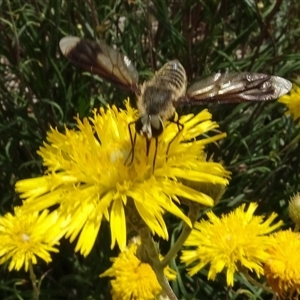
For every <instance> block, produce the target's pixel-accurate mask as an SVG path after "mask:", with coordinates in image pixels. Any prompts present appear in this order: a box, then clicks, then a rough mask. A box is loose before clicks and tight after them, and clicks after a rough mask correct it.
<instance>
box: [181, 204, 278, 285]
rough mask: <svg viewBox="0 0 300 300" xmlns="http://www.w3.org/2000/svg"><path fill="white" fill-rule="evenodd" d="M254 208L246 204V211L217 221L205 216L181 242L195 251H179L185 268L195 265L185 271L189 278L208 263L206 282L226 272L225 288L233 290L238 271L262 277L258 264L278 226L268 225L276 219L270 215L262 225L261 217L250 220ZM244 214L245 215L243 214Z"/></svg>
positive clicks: (210, 213)
mask: <svg viewBox="0 0 300 300" xmlns="http://www.w3.org/2000/svg"><path fill="white" fill-rule="evenodd" d="M256 208H257V204H255V203H250V205H249V207H248V209H247V210H245V204H243V205H241V206H240V207H238V208H237V209H235V210H234V211H233V212H231V213H229V214H227V215H223V216H222V217H221V218H218V217H217V216H216V215H215V214H214V213H213V212H208V213H207V216H208V220H207V221H204V220H202V221H201V222H197V223H196V224H195V229H193V230H192V233H191V235H190V236H189V237H188V239H187V240H186V242H185V244H184V245H185V246H189V247H196V249H194V248H192V249H190V250H184V251H182V257H181V260H182V261H183V262H185V263H186V264H187V265H190V264H192V263H194V262H196V264H195V265H194V266H193V267H192V268H191V269H189V274H190V275H191V276H192V275H194V274H196V273H197V272H198V271H199V270H200V269H202V268H203V267H204V266H205V265H207V264H208V263H210V269H209V272H208V278H209V279H212V280H214V279H215V277H216V274H217V273H219V272H221V271H222V270H223V269H224V268H225V267H226V268H227V284H228V285H229V286H233V281H234V273H235V272H236V271H238V267H239V266H240V265H241V266H244V267H245V268H247V269H249V270H251V271H254V272H256V274H257V275H258V276H259V275H260V274H263V268H262V263H263V262H264V261H265V260H266V259H267V258H268V254H267V252H266V247H267V246H268V245H269V244H268V241H269V239H268V237H267V236H264V235H265V234H268V233H270V232H271V231H273V230H275V229H276V228H278V227H279V226H281V225H282V222H281V221H280V222H277V223H276V224H274V225H271V223H272V222H273V220H274V219H275V218H276V216H277V215H276V214H275V213H273V214H272V215H271V216H270V217H269V218H267V219H266V220H265V221H264V220H263V217H262V216H253V214H254V211H255V210H256ZM244 210H245V211H244Z"/></svg>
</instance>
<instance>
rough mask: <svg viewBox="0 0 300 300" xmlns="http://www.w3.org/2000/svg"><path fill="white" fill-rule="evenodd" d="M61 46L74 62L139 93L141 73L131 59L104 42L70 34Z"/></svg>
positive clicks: (62, 50) (65, 54) (61, 42)
mask: <svg viewBox="0 0 300 300" xmlns="http://www.w3.org/2000/svg"><path fill="white" fill-rule="evenodd" d="M59 47H60V50H61V52H62V53H63V55H64V56H66V57H67V58H68V59H69V60H70V61H71V62H72V63H73V64H75V65H77V66H79V67H81V68H83V69H84V70H86V71H89V72H91V73H94V74H97V75H99V76H100V77H102V78H104V79H106V80H108V81H109V82H111V83H114V84H115V85H117V86H119V87H121V88H123V89H126V90H131V91H133V92H135V93H136V94H138V93H139V85H138V80H139V75H138V72H137V70H136V69H135V67H134V65H133V64H132V62H131V61H130V59H129V58H128V57H127V56H125V55H123V54H122V53H120V52H119V51H117V50H115V49H113V48H112V47H110V46H108V45H106V44H105V43H104V42H102V41H100V42H97V43H96V42H94V41H91V40H87V39H81V38H78V37H73V36H68V37H65V38H63V39H61V40H60V43H59Z"/></svg>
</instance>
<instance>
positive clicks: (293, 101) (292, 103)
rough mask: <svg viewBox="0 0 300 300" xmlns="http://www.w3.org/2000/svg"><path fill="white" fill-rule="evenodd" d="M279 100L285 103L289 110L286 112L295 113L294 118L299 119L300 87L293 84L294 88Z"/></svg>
mask: <svg viewBox="0 0 300 300" xmlns="http://www.w3.org/2000/svg"><path fill="white" fill-rule="evenodd" d="M278 101H279V102H281V103H284V104H285V105H286V106H287V108H288V111H287V112H286V114H288V115H293V119H294V120H297V119H299V118H300V87H299V86H297V85H293V88H292V90H291V91H290V93H289V94H287V95H284V96H282V97H280V98H279V99H278Z"/></svg>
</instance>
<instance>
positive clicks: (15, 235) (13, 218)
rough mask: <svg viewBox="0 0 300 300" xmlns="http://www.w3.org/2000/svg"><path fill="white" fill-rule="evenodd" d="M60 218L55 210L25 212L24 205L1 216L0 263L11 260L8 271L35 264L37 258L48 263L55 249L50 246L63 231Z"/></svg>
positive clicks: (26, 268) (55, 242) (53, 244)
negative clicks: (50, 211)
mask: <svg viewBox="0 0 300 300" xmlns="http://www.w3.org/2000/svg"><path fill="white" fill-rule="evenodd" d="M63 225H64V224H63V223H62V219H59V216H58V214H57V212H53V213H50V214H49V213H48V211H43V212H42V213H40V214H39V213H38V212H34V213H31V214H27V212H26V211H25V210H24V209H23V207H15V214H14V215H13V214H11V213H7V214H6V215H4V216H3V217H0V245H1V246H0V263H1V264H2V263H4V262H6V261H8V260H10V264H9V267H8V268H9V270H12V269H16V270H20V269H21V268H22V266H23V265H24V266H25V270H26V271H27V270H28V267H29V264H30V263H32V264H36V263H37V257H40V258H41V259H43V260H44V261H46V262H47V263H48V262H50V261H51V256H50V253H49V252H50V251H52V252H58V250H57V249H56V248H54V247H53V246H55V245H58V244H59V243H58V241H59V239H60V238H61V237H62V236H63V235H64V234H65V231H64V227H63Z"/></svg>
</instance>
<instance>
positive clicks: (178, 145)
mask: <svg viewBox="0 0 300 300" xmlns="http://www.w3.org/2000/svg"><path fill="white" fill-rule="evenodd" d="M126 107H127V110H126V111H124V110H118V109H117V108H116V107H115V106H113V107H112V108H110V107H108V108H107V110H106V111H105V110H104V109H103V108H101V109H100V113H97V112H96V111H94V116H93V117H92V118H90V119H84V120H83V121H82V122H81V121H80V120H79V119H78V118H77V123H78V130H69V129H67V128H66V129H65V133H60V132H58V130H56V129H51V131H50V132H49V133H48V137H47V143H44V146H43V147H41V148H40V150H39V154H40V155H41V156H42V158H43V160H44V165H45V166H46V167H47V173H46V175H44V176H42V177H39V178H33V179H25V180H21V181H19V182H17V184H16V190H17V191H18V192H20V193H21V197H22V198H24V199H26V201H25V204H26V206H27V207H28V209H30V208H32V209H34V210H42V209H45V208H47V207H50V206H53V205H59V210H60V213H61V214H62V215H64V216H65V217H66V218H69V219H70V223H69V226H68V228H67V237H70V239H71V241H73V240H74V239H75V238H76V237H77V236H78V235H80V236H79V239H78V243H77V246H76V251H78V250H80V251H81V253H82V254H84V255H87V254H88V253H89V252H90V251H91V249H92V246H93V244H94V242H95V239H96V237H97V234H98V231H99V229H100V224H101V221H102V220H103V219H106V220H108V221H109V222H110V228H111V237H112V247H113V246H114V245H115V243H116V242H117V243H118V245H119V246H120V248H121V249H124V248H125V246H126V235H127V233H126V217H127V218H128V216H127V214H126V208H127V207H129V206H133V207H134V209H135V211H136V212H137V213H138V214H139V216H140V218H141V219H142V220H143V222H144V223H145V224H147V226H149V228H150V229H151V230H152V232H153V233H156V234H157V235H159V236H160V237H162V238H164V239H167V238H168V232H167V228H166V224H165V222H164V220H163V214H164V212H165V211H168V212H170V213H172V214H174V215H176V216H177V217H179V218H181V219H182V220H184V221H185V222H186V223H188V224H190V220H189V219H188V218H187V217H186V216H185V215H184V213H183V212H182V211H181V209H180V207H179V205H178V204H179V200H178V197H185V198H187V199H190V200H192V201H195V202H197V203H200V204H203V205H206V206H212V205H213V200H212V198H211V197H210V196H208V195H206V194H204V193H202V192H200V191H197V190H195V189H193V188H190V187H188V186H186V185H184V184H183V183H181V182H180V179H187V178H188V179H189V180H192V181H196V182H211V183H214V184H221V185H226V184H227V183H228V180H227V178H228V176H229V175H228V174H229V173H228V172H227V171H225V170H224V168H223V167H222V165H221V164H219V163H214V162H206V161H205V155H204V152H203V149H204V146H205V145H206V144H208V143H211V142H214V141H216V140H219V139H221V138H223V137H224V134H217V135H215V136H212V137H207V138H203V139H199V140H196V137H198V136H199V135H201V134H204V133H206V132H207V131H209V130H211V129H214V128H216V127H217V124H216V123H214V122H212V121H211V120H210V118H211V115H210V114H209V113H208V111H207V110H204V111H202V112H200V113H199V114H198V115H196V116H194V115H186V116H183V117H181V118H180V123H181V124H182V125H183V130H182V131H180V133H179V134H178V126H177V125H176V124H174V123H167V124H166V126H165V129H164V131H163V134H162V135H161V136H160V137H159V140H158V144H157V145H156V143H155V141H154V140H153V142H151V145H150V149H149V154H148V155H147V154H146V149H145V148H146V147H145V138H144V137H142V136H139V135H137V136H136V139H135V144H134V145H133V146H134V148H133V149H132V144H131V138H130V134H129V130H128V124H129V123H130V122H132V121H133V120H136V118H137V112H136V110H134V109H132V108H131V107H130V106H129V103H128V102H127V103H126ZM132 127H133V126H132ZM132 127H131V130H133V128H132ZM133 135H134V132H133ZM171 141H172V143H171V144H170V142H171ZM156 146H157V149H156ZM168 149H169V151H167V150H168ZM132 150H134V151H132ZM167 152H168V154H167ZM130 155H133V160H132V162H130V163H128V161H130V160H131V157H130ZM155 155H156V160H155V166H154V169H153V160H154V156H155ZM128 158H129V159H128Z"/></svg>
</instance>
